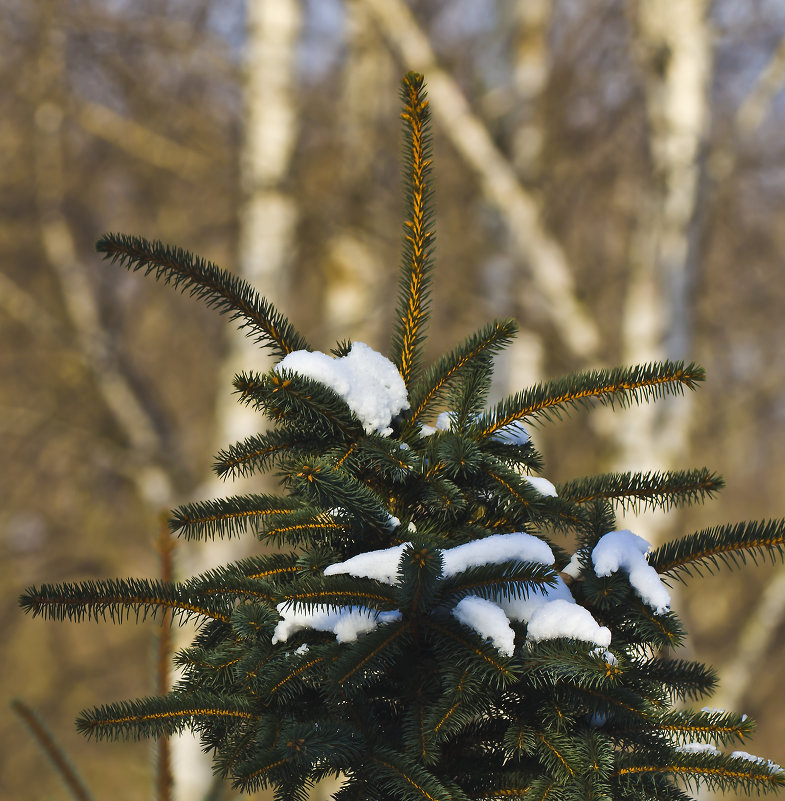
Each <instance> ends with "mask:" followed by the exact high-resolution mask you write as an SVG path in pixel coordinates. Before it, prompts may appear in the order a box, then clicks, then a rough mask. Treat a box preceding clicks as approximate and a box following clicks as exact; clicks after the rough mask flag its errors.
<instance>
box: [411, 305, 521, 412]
mask: <svg viewBox="0 0 785 801" xmlns="http://www.w3.org/2000/svg"><path fill="white" fill-rule="evenodd" d="M517 331H518V325H517V324H516V322H515V321H514V320H494V321H493V322H491V323H488V324H487V325H486V326H485V327H484V328H481V329H480V330H479V331H476V332H475V333H474V334H472V335H471V336H470V337H468V339H466V341H465V342H463V343H461V344H460V345H459V346H458V347H457V348H455V349H454V350H452V351H450V352H449V353H447V354H445V355H444V356H442V357H441V358H440V359H439V360H438V361H437V362H436V364H434V365H433V366H432V367H430V368H429V369H428V371H427V372H426V373H425V375H423V376H422V378H420V379H419V380H418V381H417V382H416V383H415V384H414V385H413V386H412V388H411V390H410V392H409V405H410V407H411V411H410V412H409V414H408V416H407V426H412V427H413V426H414V424H415V423H417V422H418V421H419V420H420V418H421V417H422V416H423V415H424V414H425V413H426V412H427V411H429V410H430V409H431V408H432V406H433V404H434V403H435V402H436V401H437V400H438V399H439V397H440V396H441V394H442V392H443V391H444V390H445V389H446V388H448V387H449V386H450V384H451V382H452V381H454V380H455V379H456V378H457V377H458V376H459V375H462V374H463V373H465V372H466V371H467V370H469V369H470V368H471V367H473V366H477V365H478V364H479V363H484V362H485V361H487V359H488V358H489V357H491V356H493V355H494V354H495V353H498V352H499V351H500V350H502V349H503V348H504V347H506V346H507V345H509V343H510V342H511V341H512V338H513V337H514V336H515V334H516V332H517Z"/></svg>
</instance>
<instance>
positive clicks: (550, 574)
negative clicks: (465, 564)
mask: <svg viewBox="0 0 785 801" xmlns="http://www.w3.org/2000/svg"><path fill="white" fill-rule="evenodd" d="M555 584H556V573H555V572H554V570H553V568H551V567H549V566H547V565H543V564H540V563H539V562H523V561H520V562H518V561H509V562H503V563H500V564H488V565H477V566H475V567H471V568H469V569H467V570H463V571H461V572H460V573H456V574H455V575H453V576H449V577H448V578H445V579H443V580H442V582H441V583H440V587H439V594H440V595H441V596H442V597H448V598H449V599H450V602H451V603H452V602H456V601H458V600H460V599H461V598H464V597H465V596H467V595H478V596H480V597H481V598H485V599H486V600H490V601H492V600H494V599H498V598H503V599H505V600H506V599H509V598H528V597H529V595H531V594H532V593H533V592H537V591H539V592H543V591H544V590H545V589H546V588H548V587H553V586H554V585H555Z"/></svg>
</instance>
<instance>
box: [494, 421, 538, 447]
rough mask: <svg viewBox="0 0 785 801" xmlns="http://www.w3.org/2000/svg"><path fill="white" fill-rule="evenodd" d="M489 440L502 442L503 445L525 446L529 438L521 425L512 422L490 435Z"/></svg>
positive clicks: (517, 422)
mask: <svg viewBox="0 0 785 801" xmlns="http://www.w3.org/2000/svg"><path fill="white" fill-rule="evenodd" d="M491 439H494V440H496V441H497V442H503V443H504V444H505V445H525V444H526V443H527V442H528V441H529V440H530V439H531V437H530V436H529V432H528V431H527V430H526V428H525V426H524V425H523V423H521V422H519V421H518V420H514V421H513V422H512V423H508V424H507V425H506V426H502V427H501V428H500V429H498V430H497V431H494V432H493V434H491Z"/></svg>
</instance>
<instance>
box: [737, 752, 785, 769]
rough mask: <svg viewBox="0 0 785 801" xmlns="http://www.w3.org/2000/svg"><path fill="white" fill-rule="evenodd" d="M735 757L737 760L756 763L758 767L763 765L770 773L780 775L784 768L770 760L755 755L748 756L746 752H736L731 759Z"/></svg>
mask: <svg viewBox="0 0 785 801" xmlns="http://www.w3.org/2000/svg"><path fill="white" fill-rule="evenodd" d="M733 757H735V758H736V759H746V760H747V761H748V762H754V763H755V764H757V765H763V766H765V767H766V769H767V770H768V771H769V773H779V772H780V771H781V770H782V768H781V767H780V766H779V765H778V764H777V763H776V762H772V761H771V760H770V759H764V758H763V757H759V756H755V755H754V754H748V753H747V752H746V751H734V752H733V753H732V754H731V758H733Z"/></svg>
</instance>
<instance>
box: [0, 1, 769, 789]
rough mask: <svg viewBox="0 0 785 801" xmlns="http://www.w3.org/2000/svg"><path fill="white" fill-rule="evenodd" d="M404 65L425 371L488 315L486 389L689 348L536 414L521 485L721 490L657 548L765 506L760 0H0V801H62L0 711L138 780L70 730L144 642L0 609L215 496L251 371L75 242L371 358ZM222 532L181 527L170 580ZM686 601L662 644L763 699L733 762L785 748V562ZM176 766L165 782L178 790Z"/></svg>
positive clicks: (150, 662)
mask: <svg viewBox="0 0 785 801" xmlns="http://www.w3.org/2000/svg"><path fill="white" fill-rule="evenodd" d="M408 69H416V70H419V71H422V72H424V73H425V74H426V78H427V81H428V85H429V94H430V98H431V104H432V109H433V123H434V124H433V133H434V160H435V173H434V175H435V185H436V203H437V243H438V244H437V265H438V267H437V272H436V274H435V281H434V290H433V315H432V320H431V326H430V331H431V338H430V344H429V346H428V347H429V354H430V356H432V357H435V356H436V355H437V354H439V353H440V352H441V351H443V350H444V349H446V348H449V347H451V346H453V345H454V344H455V343H457V342H458V341H460V340H462V339H463V338H464V337H465V336H466V335H467V334H468V333H470V332H472V331H473V330H474V329H476V328H478V327H479V326H480V325H482V324H483V323H485V322H486V321H487V320H488V319H489V318H492V317H500V316H513V317H515V318H517V320H518V321H519V323H520V326H521V334H520V336H519V338H518V340H517V342H516V345H515V346H514V347H513V348H512V349H511V350H510V351H509V353H508V354H507V355H505V356H504V357H503V358H501V359H500V360H499V365H498V367H499V374H498V379H497V383H498V386H497V387H496V389H495V392H496V395H497V397H498V396H501V395H503V394H505V393H507V392H512V391H515V390H517V389H520V388H522V387H524V386H527V385H529V384H531V383H534V382H536V381H539V380H542V379H545V378H553V377H557V376H559V375H562V374H564V373H566V372H569V371H572V370H575V369H585V368H589V367H596V366H613V365H616V364H621V363H638V362H644V361H649V360H652V359H659V358H675V359H686V360H694V361H697V362H699V363H701V364H703V365H704V366H705V367H706V369H707V374H708V380H707V381H706V383H705V385H704V386H703V387H702V388H701V389H700V391H699V392H698V393H696V394H694V395H692V396H691V397H689V398H683V399H677V400H675V401H674V402H668V403H661V404H657V405H656V406H654V407H647V408H638V409H633V410H629V411H625V412H624V413H617V414H614V415H609V414H606V413H599V412H597V413H585V412H579V413H576V414H574V415H573V416H572V417H570V418H569V419H567V420H564V421H562V422H561V423H559V424H552V425H547V426H544V427H542V428H539V429H537V430H535V431H534V432H533V435H534V439H535V442H536V444H537V445H538V447H539V448H540V449H541V450H542V451H543V452H544V453H545V456H546V471H545V476H546V477H547V478H549V479H550V480H551V481H553V482H554V483H559V482H562V481H567V480H569V479H571V478H574V477H576V476H580V475H583V474H586V473H593V472H601V471H606V470H612V469H666V468H668V467H674V468H687V467H700V466H703V465H706V466H708V467H710V468H712V469H714V470H716V471H718V472H719V473H721V474H723V475H724V476H725V478H726V480H727V488H726V489H725V490H724V492H723V493H722V494H721V495H720V496H719V497H718V498H717V499H715V500H714V501H713V502H712V503H710V504H709V505H707V506H705V507H700V508H697V509H691V510H687V511H680V512H678V513H673V514H671V515H670V516H669V517H668V518H667V519H665V518H664V517H663V516H660V518H662V519H659V518H649V517H646V518H643V519H641V520H638V521H634V522H629V525H630V526H634V527H635V530H636V531H637V532H638V533H640V534H641V535H642V536H644V537H646V538H647V539H649V540H650V541H652V542H660V541H663V540H664V539H666V538H668V537H670V536H673V535H675V534H681V533H689V532H691V531H693V530H697V529H700V528H704V527H707V526H710V525H713V524H716V523H721V522H732V521H736V520H743V519H757V518H767V517H776V516H782V515H783V514H785V497H783V496H784V495H785V493H783V491H782V484H783V481H784V480H785V448H783V443H785V358H784V356H785V349H784V348H783V342H785V281H784V280H783V267H782V263H781V262H782V254H783V253H785V224H783V222H782V220H783V219H785V169H784V168H783V155H784V151H785V136H783V130H785V128H784V126H785V92H783V88H785V5H783V4H782V3H781V2H779V0H714V2H709V0H659V1H658V2H656V3H654V2H646V1H645V0H639V1H636V0H550V1H549V0H518V1H514V0H308V1H306V0H247V2H245V3H243V2H240V0H224V1H223V2H220V3H216V2H209V0H187V1H186V0H135V1H134V2H130V0H64V1H59V0H0V86H2V90H1V91H0V359H1V360H2V369H3V373H4V374H5V375H6V380H4V381H3V382H2V384H1V385H0V454H1V455H2V460H1V461H0V471H2V472H0V499H1V501H2V502H1V503H0V549H2V552H1V553H2V558H0V587H2V593H3V603H2V607H0V608H1V609H2V631H3V642H2V646H0V648H2V651H1V652H0V654H1V656H0V662H1V663H2V676H3V688H4V690H3V695H4V698H5V700H4V701H3V708H4V711H3V713H2V715H0V796H2V797H3V798H28V799H61V798H66V797H68V796H67V794H66V791H65V789H63V787H62V786H61V782H60V780H59V778H58V776H57V775H56V774H55V773H54V772H53V771H52V770H50V768H49V766H48V764H47V762H46V759H45V758H44V757H43V756H42V755H41V753H40V751H39V750H38V748H37V747H36V745H35V743H34V742H33V740H32V739H31V738H30V736H29V735H28V733H27V731H26V729H25V726H24V725H23V723H22V722H21V720H20V719H19V717H18V716H15V715H13V714H12V713H11V711H10V707H9V706H8V703H9V701H10V700H11V699H12V698H21V699H23V700H24V701H25V703H26V704H28V705H29V706H30V707H31V708H33V709H35V710H36V712H37V713H38V714H39V715H40V716H41V718H42V719H43V720H45V721H46V724H47V726H48V727H49V729H50V730H51V731H52V732H53V733H54V734H55V735H56V737H57V738H58V740H59V741H60V743H61V744H62V745H63V747H64V748H65V749H67V751H68V753H69V754H70V756H71V758H72V759H73V761H74V762H75V763H76V764H77V765H78V767H79V770H80V772H81V773H82V775H83V776H84V777H85V779H86V781H87V782H88V783H89V784H90V786H91V787H92V788H93V791H94V795H95V798H96V799H109V798H111V799H118V801H125V800H126V799H129V800H130V799H148V798H154V797H155V793H154V789H153V784H154V767H153V763H154V761H155V760H154V759H152V758H151V756H152V749H151V747H150V745H149V744H147V743H142V744H132V745H125V744H106V743H99V744H96V743H90V742H87V741H84V740H82V738H81V737H80V736H79V735H77V734H76V732H75V730H74V726H73V720H74V718H75V717H76V715H77V714H78V712H79V711H80V710H81V709H82V708H83V707H86V706H91V705H94V704H98V703H103V702H107V701H112V700H118V699H122V698H129V697H133V696H137V695H144V694H152V693H154V692H155V663H156V648H157V646H156V638H157V636H158V631H159V630H158V629H157V628H156V626H155V625H153V624H144V625H142V624H140V625H138V626H135V625H133V624H131V625H126V626H118V627H115V626H112V625H111V624H101V625H96V624H94V623H86V624H81V625H72V624H55V623H47V622H42V621H39V620H32V619H30V618H29V617H25V616H23V615H22V613H21V612H20V610H19V609H18V608H17V606H16V599H17V596H18V595H19V593H20V592H21V591H22V590H23V589H24V587H25V586H28V585H30V584H40V583H45V582H58V581H76V580H85V579H91V578H102V577H111V576H119V575H123V576H126V575H129V576H157V575H158V574H159V571H160V567H159V553H158V551H157V546H156V541H157V539H158V536H159V531H160V528H161V522H160V520H161V515H162V513H163V512H164V511H165V510H166V509H168V508H170V507H172V506H173V505H176V504H178V503H182V502H185V501H187V500H193V499H197V498H205V497H210V496H214V495H220V494H230V493H231V492H232V491H233V490H232V488H231V487H224V486H219V485H216V484H215V482H214V481H213V480H212V479H211V478H210V475H211V464H212V455H213V454H214V453H215V452H216V451H217V450H218V448H220V447H222V446H224V445H227V444H229V443H231V442H233V441H235V440H236V439H238V438H240V437H242V436H243V435H245V434H247V433H250V432H251V431H253V430H256V429H258V427H259V426H260V425H261V421H260V420H259V419H248V417H247V416H246V415H244V414H243V413H242V409H241V408H240V407H239V405H237V404H236V403H235V402H234V399H233V397H232V395H231V389H232V387H231V376H232V374H233V373H234V372H235V371H236V370H239V369H241V368H244V369H266V367H267V366H268V362H267V361H266V357H265V356H264V355H263V354H262V353H260V352H259V351H258V350H253V349H250V348H249V347H248V345H247V344H246V343H244V342H243V341H242V339H241V337H238V336H234V332H233V330H232V329H231V327H230V326H228V325H227V324H226V321H224V320H223V319H221V318H220V317H219V316H217V315H216V314H214V313H213V312H211V311H210V310H208V309H205V308H204V307H203V306H202V305H200V303H199V302H197V301H195V300H192V299H189V298H188V297H183V296H181V295H180V294H179V293H176V292H173V291H172V290H171V289H168V288H166V287H164V286H162V285H159V284H157V283H156V282H155V281H154V280H153V279H152V278H150V279H147V280H146V279H144V278H143V277H141V276H140V275H135V274H128V273H126V271H125V270H123V269H121V268H118V267H113V266H111V265H109V264H106V263H103V262H102V261H100V259H99V258H98V257H97V256H96V254H95V252H94V242H95V240H96V239H97V238H98V237H99V236H100V235H101V234H102V233H103V232H105V231H110V230H111V231H121V232H126V233H133V234H141V235H143V236H146V237H148V238H157V239H161V240H164V241H165V242H168V243H171V244H175V245H179V246H182V247H185V248H187V249H189V250H192V251H194V252H196V253H198V254H200V255H202V256H204V257H205V258H208V259H210V260H212V261H215V262H217V263H218V264H220V265H221V266H223V267H226V268H228V269H230V270H232V271H233V272H237V273H240V274H243V275H244V276H245V277H247V278H248V280H250V281H251V282H252V283H254V284H255V285H256V286H257V287H258V288H259V290H260V291H261V292H262V294H264V295H265V296H267V297H270V298H271V299H273V300H274V301H275V302H276V303H278V304H280V307H281V308H282V309H283V311H284V312H285V313H286V314H287V315H288V316H289V317H290V319H291V320H292V321H293V322H294V323H295V325H297V326H298V327H299V328H300V329H301V330H302V331H303V332H304V333H305V335H306V336H307V338H308V339H309V341H311V342H312V343H314V345H315V347H317V348H319V349H321V350H325V351H326V350H328V349H329V348H330V347H331V346H332V345H333V344H334V342H335V340H336V339H338V338H352V339H355V340H361V341H365V342H367V343H369V344H370V345H372V346H373V347H375V348H377V349H380V350H383V351H385V350H386V349H387V347H388V343H389V332H390V330H391V315H392V313H393V306H394V300H393V299H394V295H395V292H396V286H397V271H398V263H399V243H400V235H401V234H400V231H401V221H402V213H401V212H402V200H401V190H400V180H399V174H400V158H399V154H400V138H399V129H400V126H399V123H398V111H399V100H398V84H399V79H400V76H401V74H402V73H403V72H404V71H406V70H408ZM234 547H236V546H233V545H231V544H227V543H218V544H217V545H216V546H214V549H213V550H214V553H212V554H209V553H205V552H204V551H200V550H199V548H198V546H196V545H193V544H182V545H180V546H178V548H177V551H176V571H177V573H178V574H179V575H187V574H190V571H191V570H193V569H194V568H195V567H198V565H199V564H204V562H205V560H209V559H216V558H219V559H226V558H232V557H233V555H232V553H231V549H232V548H234ZM246 547H249V546H246ZM250 547H253V546H252V545H251V546H250ZM678 593H679V597H678V603H677V605H676V606H677V611H679V612H680V613H681V614H682V616H683V618H684V620H685V623H686V625H687V628H688V630H689V632H690V635H691V636H690V640H689V643H688V645H687V647H686V649H685V650H684V651H683V655H684V656H687V657H690V658H697V659H700V660H701V661H704V662H708V663H712V664H714V665H716V666H717V668H718V669H719V673H720V676H721V679H722V685H721V688H720V690H719V691H718V693H717V694H716V696H715V698H713V699H711V700H710V701H709V702H708V703H709V704H710V705H712V706H717V707H726V708H732V709H736V710H738V711H742V712H746V713H748V714H749V715H751V716H753V717H754V718H756V719H757V720H758V722H759V727H758V732H757V737H756V739H755V740H754V741H753V742H752V743H751V744H749V745H747V746H742V747H745V748H747V749H748V750H751V751H753V752H754V753H758V754H763V755H765V756H766V757H769V758H771V759H774V760H776V761H778V762H780V763H785V715H783V714H782V712H783V708H784V707H783V702H782V698H781V685H782V675H783V670H784V669H785V572H784V571H783V568H782V566H781V565H779V564H777V565H773V566H772V565H770V564H761V565H759V566H750V567H749V568H748V569H746V570H744V571H734V572H731V571H729V570H727V569H725V570H723V571H721V572H720V573H719V575H717V576H713V577H706V578H705V579H703V580H696V581H693V582H692V583H691V584H690V585H689V586H688V587H686V588H684V589H679V591H678ZM186 750H187V749H186ZM182 759H183V760H185V759H186V757H183V758H182ZM178 764H179V765H180V767H177V768H176V772H178V771H179V773H180V775H181V776H182V774H183V773H185V777H184V778H182V779H181V783H180V785H179V786H180V789H181V794H180V797H182V798H194V799H196V798H199V797H201V796H200V795H198V794H196V790H194V789H193V788H190V789H189V785H188V779H189V777H190V778H191V779H193V780H194V782H196V783H197V784H198V781H202V782H203V781H204V780H203V779H202V778H201V774H200V773H199V771H198V770H197V769H196V768H192V767H186V768H183V767H182V765H190V764H191V763H189V762H187V761H184V762H179V763H178Z"/></svg>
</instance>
